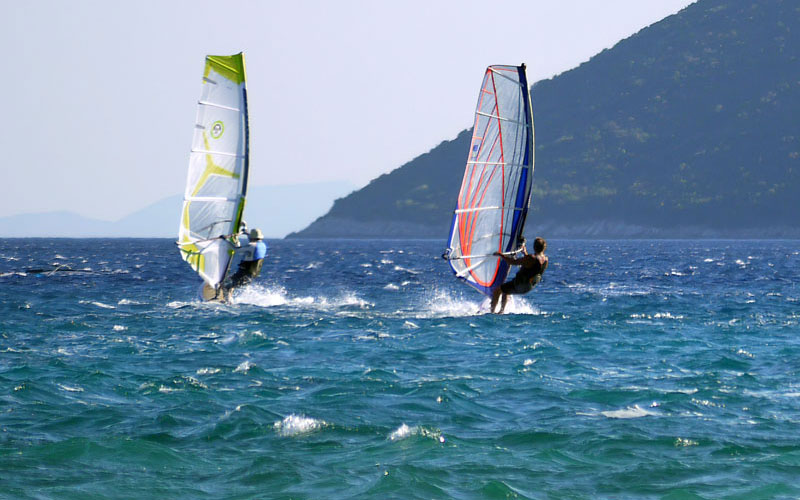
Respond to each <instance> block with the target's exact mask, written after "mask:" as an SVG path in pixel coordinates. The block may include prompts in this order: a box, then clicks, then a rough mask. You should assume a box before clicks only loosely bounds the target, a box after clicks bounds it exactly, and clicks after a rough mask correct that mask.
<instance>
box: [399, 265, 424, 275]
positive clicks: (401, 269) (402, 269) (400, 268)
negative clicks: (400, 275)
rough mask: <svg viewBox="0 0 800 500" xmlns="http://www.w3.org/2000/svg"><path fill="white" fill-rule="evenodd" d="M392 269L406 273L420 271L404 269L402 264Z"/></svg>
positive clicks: (417, 272)
mask: <svg viewBox="0 0 800 500" xmlns="http://www.w3.org/2000/svg"><path fill="white" fill-rule="evenodd" d="M394 270H395V271H402V272H406V273H409V274H419V273H420V271H415V270H413V269H406V268H405V267H402V266H394Z"/></svg>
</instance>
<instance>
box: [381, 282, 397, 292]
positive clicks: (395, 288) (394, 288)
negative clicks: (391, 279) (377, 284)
mask: <svg viewBox="0 0 800 500" xmlns="http://www.w3.org/2000/svg"><path fill="white" fill-rule="evenodd" d="M383 289H384V290H400V287H399V286H397V285H395V284H394V283H389V284H388V285H386V286H385V287H383Z"/></svg>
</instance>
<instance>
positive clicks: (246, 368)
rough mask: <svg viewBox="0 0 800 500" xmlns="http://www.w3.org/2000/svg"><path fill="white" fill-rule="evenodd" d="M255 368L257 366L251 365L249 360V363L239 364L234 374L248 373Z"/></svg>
mask: <svg viewBox="0 0 800 500" xmlns="http://www.w3.org/2000/svg"><path fill="white" fill-rule="evenodd" d="M254 366H255V364H253V363H251V362H250V361H249V360H248V361H243V362H241V363H239V366H237V367H236V369H235V370H233V372H234V373H247V372H248V371H250V369H251V368H253V367H254Z"/></svg>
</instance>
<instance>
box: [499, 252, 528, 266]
mask: <svg viewBox="0 0 800 500" xmlns="http://www.w3.org/2000/svg"><path fill="white" fill-rule="evenodd" d="M494 255H497V256H498V257H500V258H501V259H503V260H504V261H506V263H507V264H510V265H512V266H521V265H522V263H523V262H524V261H525V257H527V256H522V257H520V258H519V259H515V258H514V257H509V256H507V255H503V254H501V253H500V252H495V253H494Z"/></svg>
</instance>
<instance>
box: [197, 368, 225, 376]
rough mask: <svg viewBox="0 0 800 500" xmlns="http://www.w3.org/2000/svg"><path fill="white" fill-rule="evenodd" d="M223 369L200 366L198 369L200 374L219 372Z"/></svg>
mask: <svg viewBox="0 0 800 500" xmlns="http://www.w3.org/2000/svg"><path fill="white" fill-rule="evenodd" d="M221 371H222V370H220V369H219V368H199V369H198V370H197V374H198V375H214V374H215V373H219V372H221Z"/></svg>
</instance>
